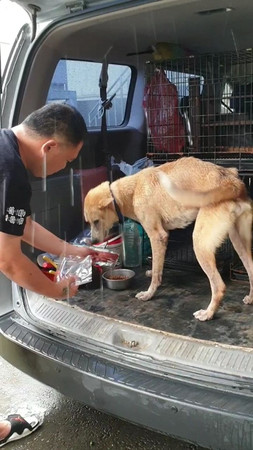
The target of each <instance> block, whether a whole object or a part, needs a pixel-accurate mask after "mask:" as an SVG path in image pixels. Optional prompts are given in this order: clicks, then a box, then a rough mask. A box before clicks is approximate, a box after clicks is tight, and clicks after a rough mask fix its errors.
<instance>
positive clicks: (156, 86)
mask: <svg viewBox="0 0 253 450" xmlns="http://www.w3.org/2000/svg"><path fill="white" fill-rule="evenodd" d="M143 106H144V110H145V112H146V116H147V123H148V127H149V130H150V135H151V139H152V142H153V146H154V149H155V151H156V152H171V153H179V152H181V151H183V148H184V146H185V128H184V123H183V119H182V116H181V115H180V113H179V103H178V92H177V88H176V86H175V85H174V84H172V83H171V82H170V81H169V80H168V79H167V77H166V74H165V72H164V71H163V70H159V69H157V70H155V73H154V75H153V77H152V78H151V80H150V82H149V84H148V85H147V86H146V88H145V93H144V101H143Z"/></svg>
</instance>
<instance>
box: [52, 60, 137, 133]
mask: <svg viewBox="0 0 253 450" xmlns="http://www.w3.org/2000/svg"><path fill="white" fill-rule="evenodd" d="M101 68H102V64H101V63H93V62H88V61H74V60H60V61H59V63H58V65H57V67H56V70H55V73H54V76H53V78H52V82H51V85H50V89H49V92H48V98H47V102H48V103H49V102H52V101H61V102H65V103H68V104H70V105H73V106H75V107H76V108H77V109H78V110H79V111H80V112H81V114H82V115H83V117H84V119H85V121H86V124H87V127H88V128H97V127H100V126H101V117H102V112H103V111H102V108H101V101H100V89H99V78H100V72H101ZM130 80H131V69H130V68H129V67H128V66H121V65H116V64H109V65H108V84H107V98H108V99H110V98H111V97H113V98H112V107H111V108H110V109H108V110H107V115H106V118H107V126H108V127H115V126H119V125H121V124H122V123H123V121H124V118H125V112H126V103H127V97H128V92H129V86H130Z"/></svg>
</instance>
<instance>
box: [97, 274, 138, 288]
mask: <svg viewBox="0 0 253 450" xmlns="http://www.w3.org/2000/svg"><path fill="white" fill-rule="evenodd" d="M134 276H135V272H134V271H133V270H130V269H111V270H107V271H106V272H105V273H103V275H102V277H103V279H104V280H105V283H106V286H107V287H108V288H110V289H115V290H118V291H120V290H121V289H127V288H129V286H130V285H131V283H132V280H133V277H134ZM121 277H122V278H121Z"/></svg>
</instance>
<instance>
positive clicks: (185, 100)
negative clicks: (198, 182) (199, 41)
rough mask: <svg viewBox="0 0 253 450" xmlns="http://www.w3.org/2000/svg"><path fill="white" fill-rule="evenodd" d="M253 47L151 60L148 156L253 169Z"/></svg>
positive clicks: (147, 98) (147, 100) (147, 101)
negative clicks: (199, 160)
mask: <svg viewBox="0 0 253 450" xmlns="http://www.w3.org/2000/svg"><path fill="white" fill-rule="evenodd" d="M252 100H253V49H247V50H242V51H240V52H230V53H220V54H206V55H203V54H202V55H189V56H187V57H184V58H180V59H171V60H168V61H164V62H161V63H154V62H147V64H146V89H145V97H144V109H145V110H146V117H147V125H148V130H149V138H148V146H147V147H148V148H147V156H148V157H149V158H150V159H152V160H153V161H154V162H155V163H157V164H160V163H163V162H166V161H170V160H173V159H176V158H178V157H181V156H190V155H192V156H196V157H198V158H202V159H206V160H211V161H213V162H216V163H219V164H222V165H226V166H231V165H233V166H236V167H238V169H239V170H241V172H242V173H244V174H248V175H251V174H252V173H253V158H252V153H253V114H252V109H253V107H252V105H253V103H252Z"/></svg>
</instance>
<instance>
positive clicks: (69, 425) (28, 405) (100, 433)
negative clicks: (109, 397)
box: [0, 358, 203, 450]
mask: <svg viewBox="0 0 253 450" xmlns="http://www.w3.org/2000/svg"><path fill="white" fill-rule="evenodd" d="M0 373H1V379H2V382H1V385H0V415H1V417H2V418H4V417H6V415H7V414H8V413H17V412H18V413H19V412H21V413H25V412H26V411H27V412H30V413H40V414H42V415H43V416H44V422H43V425H42V426H41V427H40V428H39V429H38V430H36V431H35V432H34V433H32V434H31V435H29V436H27V437H25V438H24V439H21V440H18V441H16V442H13V443H10V444H8V445H7V446H6V449H8V450H14V449H15V450H44V449H45V450H47V449H50V450H91V449H93V450H109V449H115V450H144V449H145V450H203V449H202V448H201V447H196V446H194V445H192V444H187V443H185V442H182V441H178V440H175V439H172V438H169V437H167V436H163V435H160V434H158V433H155V432H152V431H149V430H146V429H143V428H140V427H137V426H135V425H132V424H129V423H127V422H124V421H122V420H119V419H116V418H114V417H111V416H109V415H107V414H103V413H101V412H99V411H96V410H93V409H91V408H88V407H86V406H84V405H82V404H79V403H78V402H76V401H73V400H72V399H69V398H67V397H65V396H63V395H61V394H59V393H58V392H56V391H55V390H54V389H51V388H49V387H47V386H45V385H43V384H41V383H39V382H38V381H36V380H34V379H32V378H30V377H29V376H27V375H25V374H24V373H22V372H20V371H19V370H18V369H16V368H14V367H12V366H11V365H10V364H9V363H7V362H6V361H5V360H3V359H2V358H0ZM4 448H5V447H4Z"/></svg>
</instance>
